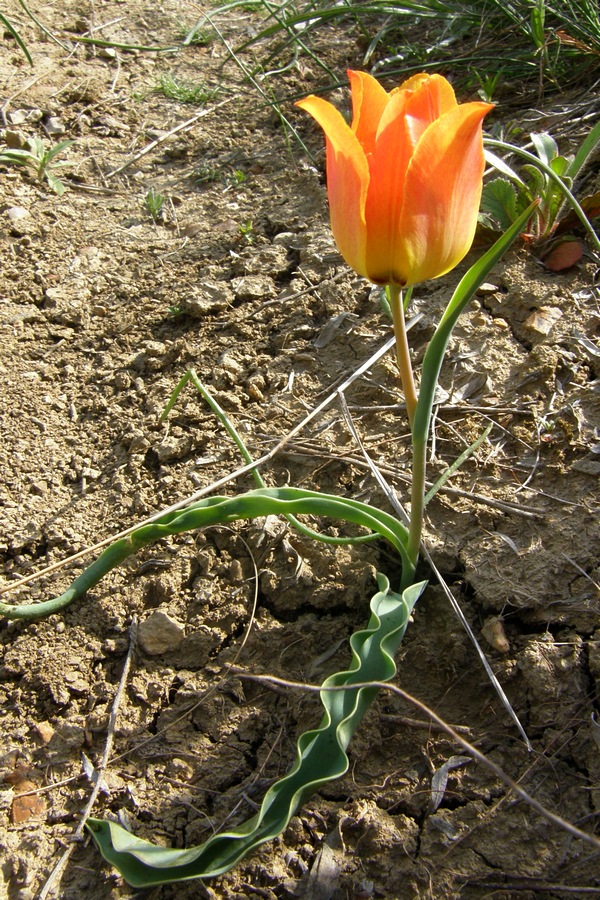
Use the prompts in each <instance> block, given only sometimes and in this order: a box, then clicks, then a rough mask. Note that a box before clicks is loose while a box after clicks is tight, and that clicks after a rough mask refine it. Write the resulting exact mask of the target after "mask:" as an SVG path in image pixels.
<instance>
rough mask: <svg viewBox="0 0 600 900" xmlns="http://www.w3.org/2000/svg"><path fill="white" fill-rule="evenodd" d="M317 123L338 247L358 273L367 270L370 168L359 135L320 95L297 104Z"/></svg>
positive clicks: (364, 274) (364, 272)
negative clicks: (323, 141) (323, 146)
mask: <svg viewBox="0 0 600 900" xmlns="http://www.w3.org/2000/svg"><path fill="white" fill-rule="evenodd" d="M296 106H298V107H299V108H300V109H303V110H305V111H306V112H308V113H310V115H311V116H312V117H313V118H314V119H315V120H316V121H317V122H318V124H319V125H320V126H321V128H322V129H323V131H324V132H325V137H326V139H327V193H328V196H329V212H330V216H331V229H332V231H333V236H334V238H335V242H336V244H337V246H338V249H339V251H340V253H341V254H342V256H343V257H344V259H345V260H346V262H347V263H348V265H349V266H351V267H352V268H353V269H354V270H355V271H356V272H358V274H359V275H363V276H365V277H368V275H367V271H366V262H365V260H366V225H365V214H364V210H365V200H366V194H367V187H368V184H369V167H368V164H367V160H366V157H365V154H364V151H363V149H362V147H361V145H360V143H359V140H358V138H357V137H356V135H355V134H354V133H353V131H352V129H351V128H350V126H349V125H348V124H347V123H346V121H345V120H344V117H343V116H342V114H341V113H340V112H338V110H337V109H336V108H335V107H334V106H332V104H331V103H328V102H327V100H323V99H322V98H321V97H315V96H314V95H313V96H310V97H306V98H305V99H304V100H299V101H298V102H297V103H296Z"/></svg>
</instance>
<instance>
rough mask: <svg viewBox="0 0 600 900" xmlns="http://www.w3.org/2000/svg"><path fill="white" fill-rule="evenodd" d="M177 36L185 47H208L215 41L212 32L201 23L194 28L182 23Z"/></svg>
mask: <svg viewBox="0 0 600 900" xmlns="http://www.w3.org/2000/svg"><path fill="white" fill-rule="evenodd" d="M177 36H178V38H179V39H180V40H181V41H182V43H183V46H184V47H208V46H209V45H210V44H211V43H212V41H213V35H212V33H211V31H210V30H209V29H208V28H203V27H202V23H201V22H197V23H196V24H195V25H194V26H193V28H190V27H189V26H188V25H186V24H185V23H184V22H182V23H181V24H180V26H179V29H178V35H177Z"/></svg>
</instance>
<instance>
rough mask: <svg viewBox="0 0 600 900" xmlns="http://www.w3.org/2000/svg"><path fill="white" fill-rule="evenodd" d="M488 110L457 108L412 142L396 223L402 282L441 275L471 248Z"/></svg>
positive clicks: (483, 107)
mask: <svg viewBox="0 0 600 900" xmlns="http://www.w3.org/2000/svg"><path fill="white" fill-rule="evenodd" d="M492 108H493V107H492V106H491V105H490V104H488V103H465V104H462V105H460V106H457V107H455V108H454V109H451V110H450V111H449V112H447V113H445V114H444V115H442V116H441V117H440V118H439V119H437V120H436V121H435V122H433V123H432V124H431V125H430V126H429V127H428V128H427V130H426V131H425V132H424V134H423V136H422V138H421V140H420V141H419V143H418V144H417V147H416V149H415V152H414V154H413V157H412V159H411V161H410V164H409V167H408V170H407V173H406V180H405V185H404V205H403V208H402V214H401V216H400V219H399V221H398V223H397V234H398V245H397V247H396V256H395V269H397V271H398V272H401V273H403V274H404V276H405V283H410V284H416V283H417V282H419V281H425V280H427V279H428V278H437V277H438V276H439V275H443V274H445V273H446V272H448V271H450V269H452V268H454V266H456V265H457V264H458V263H459V262H460V261H461V259H463V257H464V256H465V255H466V254H467V252H468V251H469V249H470V247H471V244H472V242H473V237H474V235H475V228H476V226H477V213H478V211H479V203H480V200H481V189H482V177H483V170H484V158H483V142H482V139H481V132H482V123H483V118H484V116H485V115H486V113H488V112H489V110H490V109H492ZM400 283H402V282H400Z"/></svg>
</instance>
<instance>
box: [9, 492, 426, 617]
mask: <svg viewBox="0 0 600 900" xmlns="http://www.w3.org/2000/svg"><path fill="white" fill-rule="evenodd" d="M269 515H282V516H289V515H292V516H296V515H312V516H327V517H331V518H335V519H339V520H340V521H343V522H353V523H354V524H356V525H361V526H363V527H364V528H366V529H367V530H369V531H373V532H376V533H377V534H380V535H381V537H383V538H385V539H386V540H388V541H389V542H390V543H391V544H392V545H393V546H394V547H395V548H396V550H397V551H398V553H399V554H400V557H401V559H402V563H403V566H404V567H405V568H406V567H408V568H410V563H409V561H408V558H407V556H406V539H407V531H406V528H405V526H404V525H403V524H402V523H401V522H399V521H398V519H396V518H394V516H391V515H390V514H389V513H386V512H384V511H383V510H380V509H377V508H375V507H372V506H369V505H368V504H366V503H361V502H360V501H359V500H352V499H349V498H340V497H335V496H333V495H331V494H321V493H319V492H318V491H307V490H301V489H299V488H265V489H261V490H256V491H248V492H247V493H245V494H240V495H239V496H237V497H209V498H207V499H205V500H200V501H199V502H198V503H194V504H192V505H191V506H188V507H185V508H184V509H179V510H176V511H175V512H171V513H167V514H166V515H164V516H162V517H161V518H159V519H156V521H155V522H152V523H150V524H148V525H142V526H140V527H139V528H137V529H136V530H135V531H132V532H131V534H130V535H129V536H128V537H125V538H122V539H121V540H119V541H115V543H114V544H111V545H110V546H109V547H107V548H106V550H104V552H103V553H101V554H100V556H99V557H98V559H97V560H95V562H93V563H92V564H91V566H88V568H87V569H85V571H83V572H82V573H81V575H79V576H78V577H77V578H76V579H75V581H74V582H73V584H72V585H71V586H70V587H69V588H67V590H66V591H65V592H64V593H63V594H61V595H60V596H59V597H55V598H53V599H52V600H46V601H44V602H43V603H33V604H24V605H21V606H12V605H10V604H8V603H0V615H3V616H6V617H7V618H9V619H36V618H41V617H43V616H49V615H51V614H52V613H56V612H59V611H60V610H62V609H64V608H65V607H67V606H68V605H69V604H70V603H72V602H73V600H76V599H77V598H78V597H81V596H83V594H85V592H86V591H89V590H90V588H92V587H94V585H96V584H98V582H99V581H100V579H101V578H103V577H104V575H106V573H107V572H110V570H111V569H114V568H115V566H118V565H120V564H121V563H122V562H123V561H124V560H126V559H127V557H128V556H131V555H132V554H134V553H136V552H137V551H138V550H140V549H141V548H142V547H145V546H147V545H148V544H151V543H153V542H154V541H158V540H160V539H161V538H164V537H168V536H169V535H173V534H182V533H183V532H185V531H192V530H194V529H197V528H207V527H209V526H211V525H222V524H224V523H226V522H236V521H238V520H240V519H255V518H258V517H261V516H269Z"/></svg>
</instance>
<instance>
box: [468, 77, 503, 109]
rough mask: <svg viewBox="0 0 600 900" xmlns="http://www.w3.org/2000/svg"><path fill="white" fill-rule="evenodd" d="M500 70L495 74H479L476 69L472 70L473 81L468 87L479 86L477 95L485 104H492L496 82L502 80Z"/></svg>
mask: <svg viewBox="0 0 600 900" xmlns="http://www.w3.org/2000/svg"><path fill="white" fill-rule="evenodd" d="M502 74H503V73H502V70H501V69H499V70H498V71H497V72H494V73H493V74H488V73H486V72H479V71H478V70H477V69H473V79H472V80H471V82H470V83H469V86H470V85H479V87H478V88H477V94H478V95H479V97H480V98H481V99H482V100H483V101H484V102H485V103H492V102H493V97H494V92H495V90H496V87H497V85H498V82H499V81H500V79H501V78H502Z"/></svg>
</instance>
